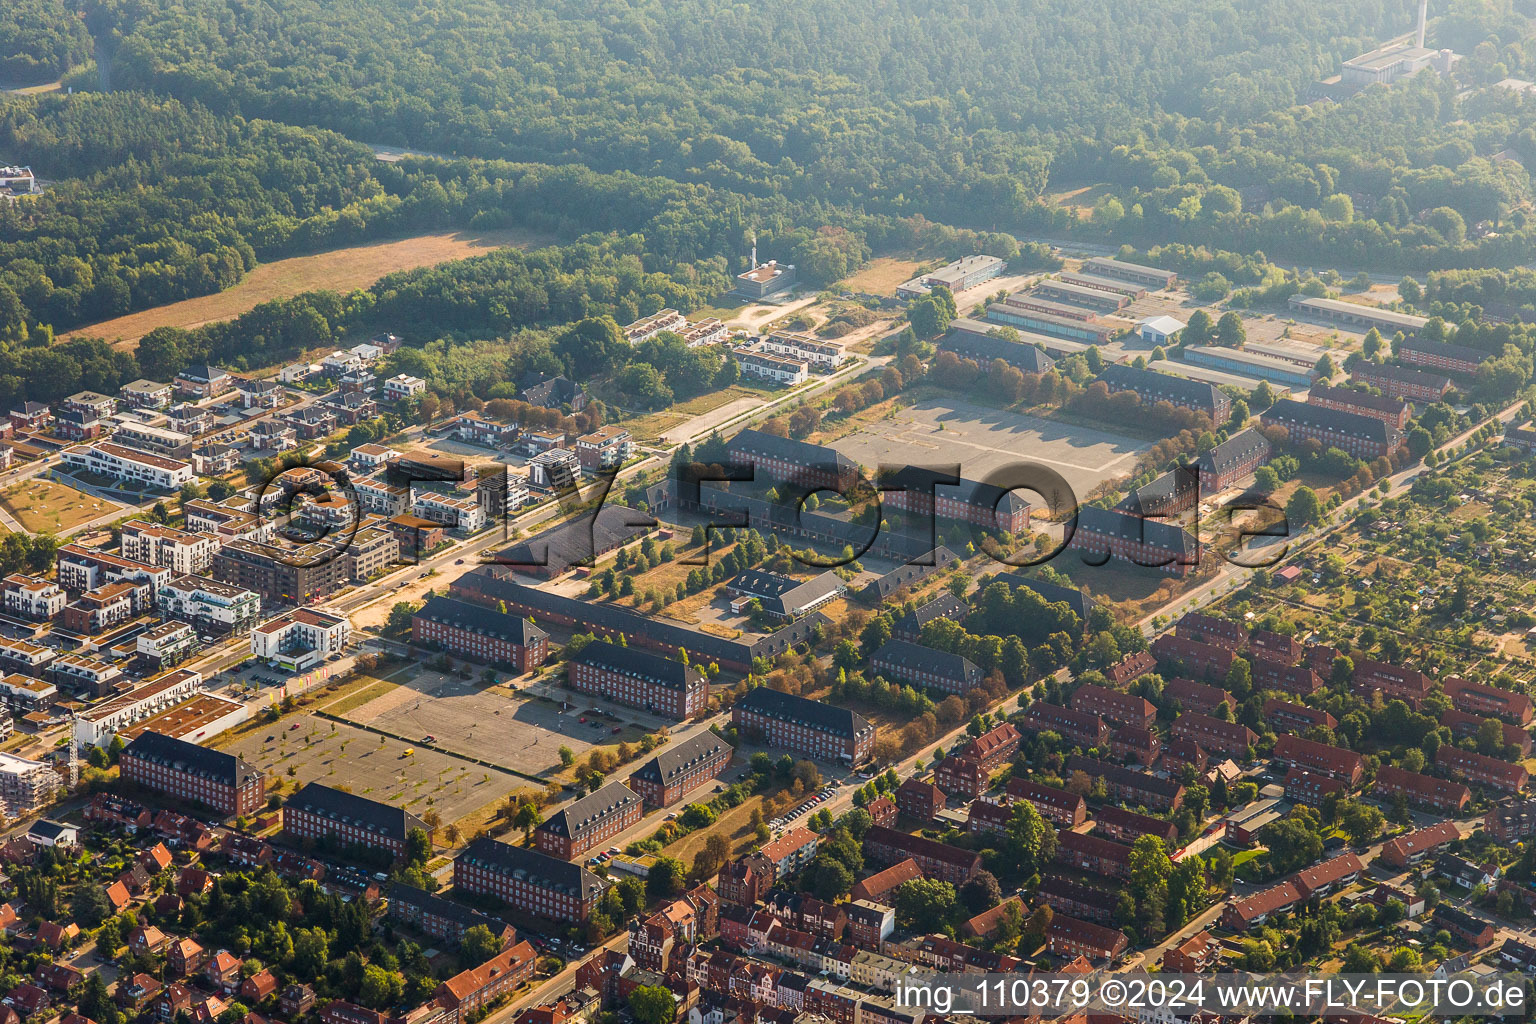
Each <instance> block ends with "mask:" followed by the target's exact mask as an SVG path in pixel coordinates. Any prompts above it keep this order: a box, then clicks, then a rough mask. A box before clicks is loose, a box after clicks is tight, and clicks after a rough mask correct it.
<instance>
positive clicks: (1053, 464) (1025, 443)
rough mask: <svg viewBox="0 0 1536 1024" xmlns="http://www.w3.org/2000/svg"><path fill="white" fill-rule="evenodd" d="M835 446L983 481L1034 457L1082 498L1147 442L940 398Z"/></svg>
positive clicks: (861, 457) (1122, 469)
mask: <svg viewBox="0 0 1536 1024" xmlns="http://www.w3.org/2000/svg"><path fill="white" fill-rule="evenodd" d="M832 446H833V447H834V448H836V449H837V450H838V451H840V452H842V453H843V454H844V455H846V456H848V457H849V458H851V459H853V460H854V461H856V462H858V463H860V464H861V465H863V466H866V467H868V468H870V469H871V470H873V468H874V467H875V466H877V465H879V464H881V463H886V464H914V465H917V464H921V465H941V464H951V465H952V464H955V463H958V464H959V465H960V467H961V469H960V471H961V474H962V475H963V476H965V477H968V478H970V479H981V478H983V477H985V476H986V475H987V473H989V472H991V471H993V470H995V469H997V468H998V467H1000V466H1004V465H1007V464H1009V463H1012V462H1020V461H1031V462H1038V463H1041V464H1043V465H1046V466H1049V467H1050V468H1052V469H1054V470H1056V471H1057V472H1058V473H1060V474H1061V475H1062V476H1063V477H1065V478H1066V480H1067V482H1068V483H1069V484H1071V485H1072V488H1073V489H1074V490H1075V491H1076V492H1077V494H1079V495H1086V494H1088V493H1089V492H1090V491H1092V490H1093V488H1094V487H1095V486H1097V485H1098V484H1099V483H1101V482H1103V481H1104V480H1107V479H1112V478H1115V477H1119V476H1123V475H1125V474H1126V473H1127V472H1129V471H1130V470H1131V468H1132V467H1133V466H1134V465H1135V462H1136V457H1137V455H1139V454H1140V453H1141V452H1143V451H1145V450H1146V448H1147V447H1148V445H1146V444H1145V443H1143V442H1141V441H1135V440H1132V439H1131V438H1128V437H1121V436H1118V435H1115V434H1111V433H1109V432H1107V431H1102V430H1093V429H1089V428H1087V427H1082V426H1075V425H1074V426H1067V425H1064V424H1060V423H1053V422H1051V421H1050V420H1043V419H1039V418H1038V417H1034V416H1026V415H1022V414H1019V413H1011V412H1004V411H1001V410H997V409H989V408H987V407H985V406H980V405H972V404H970V403H968V402H963V401H958V400H952V399H942V398H935V399H930V400H927V401H923V402H919V403H917V404H915V405H912V406H908V407H907V408H903V409H900V410H898V411H897V412H896V413H895V415H894V416H893V417H892V418H890V419H888V420H883V421H882V422H880V423H879V424H878V425H876V426H874V427H872V428H869V429H864V430H859V431H857V432H855V433H852V434H850V435H848V436H846V437H843V438H839V439H838V440H836V441H834V442H832ZM1026 498H1027V500H1031V501H1032V502H1033V503H1034V504H1041V503H1042V501H1041V500H1039V499H1035V498H1029V497H1028V496H1026Z"/></svg>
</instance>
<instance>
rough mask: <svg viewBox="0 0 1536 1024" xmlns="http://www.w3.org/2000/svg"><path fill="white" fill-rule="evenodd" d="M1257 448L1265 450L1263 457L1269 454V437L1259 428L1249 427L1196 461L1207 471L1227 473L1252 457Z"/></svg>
mask: <svg viewBox="0 0 1536 1024" xmlns="http://www.w3.org/2000/svg"><path fill="white" fill-rule="evenodd" d="M1255 449H1260V450H1262V451H1263V452H1264V455H1263V456H1261V457H1262V458H1267V457H1268V455H1269V439H1268V438H1266V437H1265V436H1264V435H1263V434H1261V433H1259V432H1258V431H1257V430H1255V429H1253V428H1252V427H1249V428H1248V429H1246V430H1239V431H1238V432H1237V433H1235V434H1233V435H1232V436H1231V437H1229V438H1227V439H1226V440H1225V441H1223V442H1221V444H1219V445H1217V446H1216V447H1215V448H1212V449H1211V450H1210V451H1208V452H1206V453H1205V454H1204V455H1202V456H1200V460H1199V462H1198V463H1196V464H1197V465H1198V466H1199V467H1200V469H1201V470H1202V471H1204V472H1207V473H1225V472H1227V471H1228V470H1230V469H1231V468H1232V467H1234V466H1237V465H1239V464H1240V463H1242V462H1244V461H1246V459H1247V458H1248V457H1250V456H1251V455H1252V454H1253V452H1254V450H1255Z"/></svg>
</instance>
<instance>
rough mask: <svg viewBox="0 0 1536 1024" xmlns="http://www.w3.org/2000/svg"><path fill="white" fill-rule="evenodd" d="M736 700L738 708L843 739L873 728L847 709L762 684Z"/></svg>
mask: <svg viewBox="0 0 1536 1024" xmlns="http://www.w3.org/2000/svg"><path fill="white" fill-rule="evenodd" d="M736 703H737V706H738V707H740V708H743V709H745V710H748V711H753V712H756V713H757V714H760V715H763V716H765V717H768V718H777V719H781V720H784V721H788V722H802V723H804V724H806V725H809V726H812V727H813V728H816V729H819V730H821V731H822V732H829V733H832V734H833V735H835V736H842V737H844V738H846V739H853V738H854V737H856V736H860V735H863V734H864V733H865V732H866V731H867V730H869V729H871V728H873V726H871V725H870V724H869V723H868V722H867V721H865V720H864V719H863V718H861V717H860V716H858V715H856V714H854V713H853V712H852V711H849V710H848V709H847V708H840V707H836V706H834V705H831V704H823V703H822V702H821V701H819V700H807V699H806V698H804V697H795V696H792V695H791V694H788V693H780V692H779V691H778V690H773V689H769V688H768V687H766V686H759V687H757V688H755V689H752V690H748V691H747V695H746V696H745V697H743V698H741V700H739V701H737V702H736Z"/></svg>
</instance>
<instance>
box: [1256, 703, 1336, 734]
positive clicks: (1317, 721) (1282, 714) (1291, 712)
mask: <svg viewBox="0 0 1536 1024" xmlns="http://www.w3.org/2000/svg"><path fill="white" fill-rule="evenodd" d="M1264 720H1265V721H1266V722H1268V723H1270V724H1271V725H1273V726H1274V727H1275V728H1276V729H1286V730H1290V729H1297V730H1306V729H1314V728H1318V727H1321V728H1324V729H1337V728H1338V727H1339V721H1338V719H1336V718H1334V717H1333V716H1332V715H1330V714H1329V713H1328V712H1326V711H1320V710H1318V709H1317V708H1309V707H1307V706H1306V705H1305V704H1292V703H1291V702H1290V701H1287V700H1277V699H1276V698H1274V697H1270V698H1268V699H1266V700H1265V701H1264Z"/></svg>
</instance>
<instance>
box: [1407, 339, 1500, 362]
mask: <svg viewBox="0 0 1536 1024" xmlns="http://www.w3.org/2000/svg"><path fill="white" fill-rule="evenodd" d="M1396 351H1397V354H1398V356H1399V357H1401V356H1402V354H1403V353H1404V352H1425V353H1428V354H1429V355H1432V356H1437V357H1439V358H1441V359H1461V360H1464V361H1465V362H1469V363H1482V362H1486V361H1487V360H1489V359H1492V358H1493V353H1492V352H1489V351H1488V350H1487V349H1481V348H1467V347H1466V346H1465V345H1447V344H1445V343H1443V342H1438V341H1419V340H1417V339H1414V338H1408V339H1405V340H1403V341H1400V342H1398V344H1397V349H1396Z"/></svg>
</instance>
